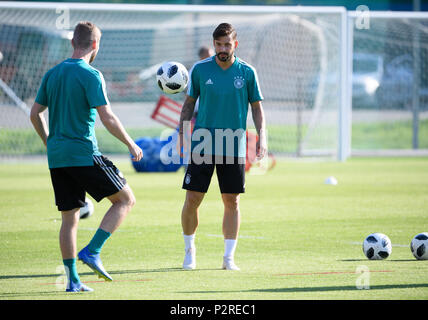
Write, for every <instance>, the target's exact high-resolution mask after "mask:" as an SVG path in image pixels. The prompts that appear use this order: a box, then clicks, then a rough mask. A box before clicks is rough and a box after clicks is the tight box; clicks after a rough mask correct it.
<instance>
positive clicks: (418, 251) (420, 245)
mask: <svg viewBox="0 0 428 320" xmlns="http://www.w3.org/2000/svg"><path fill="white" fill-rule="evenodd" d="M410 250H412V253H413V255H414V256H415V258H416V259H418V260H428V232H422V233H419V234H417V235H416V236H414V237H413V239H412V242H411V243H410Z"/></svg>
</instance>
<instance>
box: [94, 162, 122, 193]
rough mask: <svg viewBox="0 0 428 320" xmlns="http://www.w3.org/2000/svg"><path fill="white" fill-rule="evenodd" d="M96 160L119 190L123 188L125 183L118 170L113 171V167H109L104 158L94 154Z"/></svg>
mask: <svg viewBox="0 0 428 320" xmlns="http://www.w3.org/2000/svg"><path fill="white" fill-rule="evenodd" d="M93 158H94V161H95V163H96V164H98V165H99V167H100V168H101V169H102V170H103V171H104V172H105V174H106V175H107V176H108V177H109V179H110V181H111V182H112V183H113V184H114V185H115V186H116V188H117V189H118V190H121V189H122V188H123V187H124V184H123V183H122V181H121V180H120V178H119V177H118V176H117V174H116V172H114V171H113V169H112V168H110V167H107V165H106V164H105V163H104V161H103V159H102V158H101V157H100V156H96V155H93Z"/></svg>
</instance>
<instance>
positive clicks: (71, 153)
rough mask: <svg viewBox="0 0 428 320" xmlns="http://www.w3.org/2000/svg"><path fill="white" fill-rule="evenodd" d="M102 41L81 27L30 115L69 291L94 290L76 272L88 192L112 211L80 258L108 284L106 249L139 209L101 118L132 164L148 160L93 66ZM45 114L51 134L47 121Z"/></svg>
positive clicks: (96, 32)
mask: <svg viewBox="0 0 428 320" xmlns="http://www.w3.org/2000/svg"><path fill="white" fill-rule="evenodd" d="M100 40H101V31H100V29H99V28H98V27H97V26H95V25H94V24H93V23H91V22H87V21H83V22H80V23H78V24H77V26H76V27H75V29H74V34H73V39H72V40H71V44H72V46H73V49H74V50H73V54H72V56H71V58H70V59H67V60H65V61H63V62H61V63H60V64H58V65H57V66H55V67H53V68H52V69H50V70H49V71H48V72H47V73H46V74H45V76H44V77H43V80H42V83H41V85H40V88H39V91H38V93H37V97H36V100H35V103H34V105H33V107H32V109H31V116H30V118H31V122H32V123H33V126H34V128H35V130H36V132H37V133H38V134H39V136H40V138H41V139H42V141H43V143H44V144H45V145H46V146H47V156H48V164H49V170H50V175H51V180H52V185H53V189H54V193H55V203H56V205H57V207H58V210H59V211H61V215H62V224H61V229H60V233H59V241H60V248H61V254H62V259H63V263H64V266H65V269H66V273H67V276H68V285H67V289H66V291H68V292H79V291H93V290H92V289H91V288H89V287H87V286H86V285H84V284H83V283H81V282H80V278H79V275H78V273H77V269H76V256H77V248H76V246H77V245H76V238H77V226H78V222H79V211H80V207H83V206H84V203H85V195H86V192H88V193H89V194H90V195H91V196H92V197H93V198H94V199H95V200H96V201H101V200H102V199H103V198H105V197H106V198H108V199H109V200H110V202H111V207H110V208H109V209H108V211H107V212H106V214H105V215H104V218H103V219H102V221H101V224H100V226H99V229H98V230H97V231H96V233H95V235H94V236H93V238H92V240H91V241H90V242H89V244H88V245H87V246H86V247H85V248H83V249H82V250H81V251H80V252H79V254H78V258H79V259H80V260H82V261H83V262H84V263H85V264H87V265H88V266H89V267H90V268H91V269H93V271H94V272H95V273H96V274H97V275H98V276H99V277H101V278H104V279H105V280H107V281H111V280H112V278H111V276H110V275H109V274H108V273H107V272H106V271H105V269H104V267H103V264H102V262H101V259H100V252H101V248H102V247H103V245H104V243H105V242H106V240H107V239H108V238H109V237H110V235H111V234H112V233H113V232H114V231H115V230H116V229H117V228H118V227H119V225H120V224H121V223H122V221H123V219H124V218H125V217H126V215H127V214H128V212H129V211H130V210H131V208H132V207H133V206H134V204H135V197H134V194H133V192H132V190H131V188H130V187H129V186H128V184H127V183H126V180H125V178H124V176H123V175H122V173H121V172H120V171H119V170H118V169H117V168H116V166H115V165H114V164H113V163H112V162H111V161H110V160H109V159H107V158H106V157H104V156H103V155H102V154H101V153H100V151H99V150H98V145H97V139H96V137H95V130H94V125H95V119H96V115H97V113H98V115H99V117H100V120H101V122H102V123H103V124H104V126H105V127H106V128H107V129H108V131H109V132H110V133H111V134H112V135H113V136H115V137H116V138H117V139H119V140H120V141H121V142H123V143H124V144H125V145H126V146H127V147H128V149H129V152H130V153H131V154H132V156H133V160H135V161H139V160H140V159H141V158H142V156H143V153H142V150H141V149H140V148H139V147H138V146H137V145H136V144H135V143H134V141H133V140H132V139H131V138H130V136H129V135H128V134H127V132H126V131H125V129H124V128H123V126H122V124H121V122H120V121H119V119H118V118H117V117H116V115H115V114H114V113H113V112H112V110H111V107H110V105H109V100H108V98H107V94H106V88H105V82H104V78H103V75H102V73H101V72H100V71H99V70H97V69H95V68H93V67H92V66H91V65H90V63H92V61H94V59H95V57H96V56H97V53H98V50H99V46H100ZM46 109H48V110H49V129H48V128H47V125H46V121H45V118H44V116H43V112H44V111H45V110H46Z"/></svg>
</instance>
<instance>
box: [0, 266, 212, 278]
mask: <svg viewBox="0 0 428 320" xmlns="http://www.w3.org/2000/svg"><path fill="white" fill-rule="evenodd" d="M211 270H220V269H219V268H218V269H197V270H192V271H191V272H196V271H211ZM176 271H180V272H189V271H187V270H183V268H178V267H177V268H157V269H136V270H117V271H109V273H110V274H112V275H114V274H119V275H120V274H132V273H136V274H137V273H154V272H176ZM90 275H94V273H93V272H91V271H88V272H79V276H90ZM59 276H63V274H60V273H55V274H11V275H3V276H0V280H10V279H37V278H57V277H59Z"/></svg>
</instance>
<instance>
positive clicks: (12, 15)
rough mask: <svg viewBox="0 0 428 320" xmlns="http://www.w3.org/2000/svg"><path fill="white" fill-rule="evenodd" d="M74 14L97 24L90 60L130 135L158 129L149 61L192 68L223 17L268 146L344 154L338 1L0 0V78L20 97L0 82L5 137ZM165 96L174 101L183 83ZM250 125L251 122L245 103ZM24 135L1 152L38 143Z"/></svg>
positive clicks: (345, 96) (342, 32) (342, 24)
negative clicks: (258, 102)
mask: <svg viewBox="0 0 428 320" xmlns="http://www.w3.org/2000/svg"><path fill="white" fill-rule="evenodd" d="M81 20H89V21H92V22H94V23H95V24H96V25H98V26H99V27H100V29H101V31H102V34H103V35H102V39H101V45H100V51H99V53H98V56H97V58H96V59H95V61H94V63H93V66H94V67H95V68H97V69H99V70H100V71H101V72H103V74H104V78H105V80H106V84H107V94H108V96H109V99H110V102H111V104H112V107H113V109H114V110H115V112H116V113H117V114H118V116H119V118H120V119H121V120H122V122H123V124H124V126H125V128H126V129H127V130H129V131H130V133H131V134H132V135H133V136H134V138H137V136H136V135H144V134H147V133H148V132H150V133H153V134H158V133H160V131H161V130H162V125H160V124H159V123H158V122H155V121H153V119H151V118H150V115H151V114H152V111H153V109H154V108H155V107H156V103H157V101H158V99H159V97H160V95H161V94H162V92H161V91H160V90H159V89H158V88H157V86H156V81H155V71H156V69H157V68H156V66H158V65H159V64H160V63H162V62H163V61H168V60H173V61H178V62H181V63H183V64H184V65H185V66H186V67H187V68H188V69H190V68H191V66H192V65H193V64H194V63H195V62H196V61H197V60H198V57H197V52H198V49H199V47H200V46H202V45H208V46H212V32H213V30H214V28H215V27H216V26H217V25H218V24H219V23H220V22H230V23H231V24H232V25H234V27H235V28H236V30H237V33H238V41H239V46H238V48H237V51H236V54H237V56H238V57H240V58H241V59H242V60H244V61H246V62H248V63H249V64H251V65H253V66H254V67H255V68H256V70H257V73H258V77H259V80H260V85H261V89H262V92H263V95H264V98H265V100H264V102H263V106H264V109H265V113H266V120H267V130H268V137H269V150H270V151H272V152H273V153H275V154H278V155H284V156H303V157H304V156H317V157H327V158H331V159H337V160H340V161H343V160H346V158H347V157H348V156H349V154H350V124H351V123H350V112H351V109H350V103H349V102H350V98H349V91H350V90H349V57H348V54H349V52H348V46H349V42H348V41H347V36H348V30H349V29H348V27H347V26H348V19H347V12H346V10H345V8H343V7H306V6H214V5H143V4H103V5H102V6H100V5H98V4H87V3H46V2H43V3H37V2H0V48H1V49H0V50H2V51H4V52H3V54H4V59H3V62H2V63H1V65H0V79H1V80H2V81H3V82H4V83H5V85H7V87H8V88H10V90H12V91H13V94H14V95H15V96H16V98H18V99H13V98H11V96H12V95H13V94H11V92H7V90H4V89H3V87H4V86H1V87H0V111H1V112H2V111H3V110H7V112H5V113H4V114H5V116H4V117H2V120H1V121H0V127H1V129H0V130H1V131H0V135H3V137H4V139H13V137H14V136H16V133H17V132H24V131H26V130H31V124H29V122H28V121H27V120H23V119H24V118H26V117H27V115H26V114H25V112H23V105H22V103H25V104H26V105H27V106H30V105H31V104H32V102H33V101H34V98H35V95H36V93H37V89H38V86H39V85H40V80H41V77H42V76H43V74H44V73H45V72H46V71H47V70H48V69H49V68H51V67H53V66H54V65H55V64H57V63H59V62H60V61H62V60H64V59H66V58H68V57H69V56H70V54H71V45H70V39H71V32H72V30H73V28H74V26H75V25H76V24H77V22H78V21H81ZM4 88H6V87H4ZM170 98H172V99H174V100H176V101H177V102H179V103H182V102H183V100H184V93H181V94H177V95H171V96H170ZM19 101H21V102H22V103H19V104H20V106H18V103H17V102H19ZM6 115H7V116H6ZM15 118H19V119H20V120H19V121H18V120H16V119H15ZM17 123H21V124H20V125H17ZM248 125H249V127H250V128H251V127H253V124H252V119H251V112H249V117H248ZM102 130H104V129H103V128H102V126H100V124H99V123H98V122H97V137H98V138H99V139H98V140H99V144H100V149H101V150H103V151H104V152H110V153H115V152H124V153H126V150H124V149H123V148H121V147H120V146H117V145H116V144H111V143H110V142H109V141H107V140H105V139H108V138H107V137H108V135H103V134H102V133H103V131H102ZM98 132H100V135H98ZM3 133H6V134H3ZM29 135H30V134H29V133H25V134H24V136H26V137H27V138H22V139H20V140H19V141H16V143H12V144H10V145H11V146H10V147H9V148H8V149H7V150H6V149H4V148H2V147H1V146H0V157H1V156H4V155H10V154H12V155H23V154H31V153H32V152H43V149H42V148H34V146H33V145H34V144H35V143H37V142H35V141H34V140H32V138H29ZM0 140H1V137H0ZM0 145H1V143H0ZM110 146H111V147H110ZM35 149H36V150H37V151H34V150H35ZM105 150H107V151H105Z"/></svg>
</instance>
